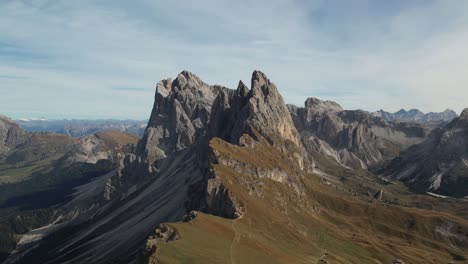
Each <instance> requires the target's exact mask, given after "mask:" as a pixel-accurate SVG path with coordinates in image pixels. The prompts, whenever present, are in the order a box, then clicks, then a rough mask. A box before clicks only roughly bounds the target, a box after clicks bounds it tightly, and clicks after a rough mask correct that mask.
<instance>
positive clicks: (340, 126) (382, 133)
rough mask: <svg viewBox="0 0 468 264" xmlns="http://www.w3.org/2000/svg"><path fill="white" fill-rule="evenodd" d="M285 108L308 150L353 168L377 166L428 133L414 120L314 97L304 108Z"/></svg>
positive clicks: (307, 101)
mask: <svg viewBox="0 0 468 264" xmlns="http://www.w3.org/2000/svg"><path fill="white" fill-rule="evenodd" d="M288 107H289V110H290V111H291V115H292V116H293V120H294V123H295V126H296V127H297V129H298V130H299V132H300V134H301V136H302V142H303V143H304V145H305V146H306V148H307V149H308V150H309V151H311V152H318V153H321V154H324V155H326V156H330V157H332V158H333V159H334V160H336V161H337V162H338V163H340V164H342V165H344V166H348V167H353V168H364V169H365V168H368V167H369V168H373V167H378V166H380V165H381V164H382V163H384V162H385V161H388V160H391V159H393V158H395V157H396V156H397V155H398V154H399V153H400V152H401V151H402V150H405V149H406V148H408V147H409V146H411V145H413V144H416V143H420V142H422V141H423V140H424V139H425V138H426V137H427V135H428V134H429V129H427V128H426V127H424V126H422V125H419V124H416V123H395V122H387V121H385V120H384V119H383V118H380V117H375V116H374V115H372V114H371V113H368V112H365V111H362V110H343V109H342V108H341V106H340V105H338V104H337V103H335V102H331V101H321V100H319V99H317V98H308V99H307V100H306V102H305V105H304V107H296V106H293V105H289V106H288Z"/></svg>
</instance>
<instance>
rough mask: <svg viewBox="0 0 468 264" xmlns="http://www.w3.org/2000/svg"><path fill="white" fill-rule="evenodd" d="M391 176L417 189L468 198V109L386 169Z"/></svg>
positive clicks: (385, 172)
mask: <svg viewBox="0 0 468 264" xmlns="http://www.w3.org/2000/svg"><path fill="white" fill-rule="evenodd" d="M383 171H384V172H383V173H384V174H385V175H386V176H388V177H391V178H394V179H398V180H402V181H405V182H408V183H410V185H411V186H413V187H414V188H415V189H417V190H421V191H430V192H435V193H438V194H443V195H449V196H455V197H465V196H468V188H467V186H468V177H467V175H468V109H465V110H463V112H462V113H461V115H460V116H459V117H458V118H455V119H454V120H452V121H451V122H450V123H449V124H448V125H447V126H446V127H444V128H439V129H436V130H434V131H433V132H432V133H431V135H430V136H429V138H428V139H427V140H426V141H424V142H422V143H420V144H417V145H414V146H412V147H411V148H409V149H408V150H407V151H405V152H404V153H402V154H401V156H399V157H398V158H396V159H394V160H393V161H392V162H391V163H390V164H389V165H388V166H387V167H385V168H384V170H383Z"/></svg>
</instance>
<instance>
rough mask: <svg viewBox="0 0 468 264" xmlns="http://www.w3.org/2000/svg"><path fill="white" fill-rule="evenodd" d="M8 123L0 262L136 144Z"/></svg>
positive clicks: (2, 162) (0, 163)
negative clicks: (77, 189) (24, 236)
mask: <svg viewBox="0 0 468 264" xmlns="http://www.w3.org/2000/svg"><path fill="white" fill-rule="evenodd" d="M7 121H8V122H6V123H7V124H8V127H9V132H8V133H6V135H7V138H8V140H5V141H4V142H7V143H8V144H5V145H7V146H8V151H6V152H4V154H3V157H1V158H0V233H1V235H0V261H1V260H3V259H4V258H5V257H6V256H7V255H8V253H9V252H10V251H11V250H13V249H14V247H15V244H16V241H17V240H18V238H19V237H21V236H22V234H24V233H27V232H28V231H29V230H31V229H33V228H37V227H40V226H42V225H44V224H47V223H49V221H50V220H51V218H52V217H53V211H54V207H55V206H56V205H59V204H61V203H64V202H66V201H67V200H69V195H70V194H71V193H73V188H75V187H76V186H79V185H81V184H83V183H86V182H87V181H89V180H91V179H93V178H94V177H96V176H98V175H102V174H104V173H106V172H109V171H110V170H112V169H113V168H115V167H116V163H117V158H118V155H119V154H118V153H125V152H128V151H130V150H131V146H130V145H131V144H135V143H136V141H137V138H136V137H135V136H130V135H127V134H123V133H120V132H115V131H107V132H101V133H97V134H96V135H94V136H86V137H83V138H71V137H69V136H65V135H59V134H54V133H42V132H41V133H40V132H34V133H31V132H25V131H23V130H22V129H21V128H20V127H19V126H18V125H17V124H15V123H13V122H12V121H10V120H7ZM0 124H2V122H0ZM3 125H4V123H3ZM4 127H6V126H5V125H4ZM18 135H20V136H18ZM12 139H15V140H12ZM38 198H39V199H38Z"/></svg>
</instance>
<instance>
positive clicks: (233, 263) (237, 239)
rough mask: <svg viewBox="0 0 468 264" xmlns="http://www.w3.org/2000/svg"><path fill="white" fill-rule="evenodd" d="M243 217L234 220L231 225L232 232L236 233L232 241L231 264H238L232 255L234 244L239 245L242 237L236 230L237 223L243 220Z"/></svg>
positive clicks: (230, 249) (230, 250) (230, 248)
mask: <svg viewBox="0 0 468 264" xmlns="http://www.w3.org/2000/svg"><path fill="white" fill-rule="evenodd" d="M241 218H242V215H241V216H240V217H239V218H236V219H234V221H232V223H231V227H232V230H233V231H234V238H233V239H232V242H231V246H230V247H229V256H230V258H231V264H235V263H236V262H235V261H234V256H233V254H232V249H233V248H234V243H239V241H240V237H241V235H240V234H239V232H237V229H236V225H235V224H236V222H237V220H239V219H241Z"/></svg>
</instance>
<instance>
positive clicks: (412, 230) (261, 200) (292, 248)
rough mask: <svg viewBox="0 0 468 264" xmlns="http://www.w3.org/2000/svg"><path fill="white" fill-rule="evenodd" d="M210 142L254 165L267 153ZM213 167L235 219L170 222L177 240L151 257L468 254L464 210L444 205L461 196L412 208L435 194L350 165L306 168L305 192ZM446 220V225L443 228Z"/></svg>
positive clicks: (424, 258)
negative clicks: (235, 206)
mask: <svg viewBox="0 0 468 264" xmlns="http://www.w3.org/2000/svg"><path fill="white" fill-rule="evenodd" d="M212 147H214V148H215V149H216V150H218V151H219V152H221V153H224V154H229V152H232V153H231V154H232V156H236V155H237V156H238V157H237V158H238V159H240V160H242V161H244V162H245V161H248V160H251V161H252V163H256V165H258V160H259V159H262V157H265V155H266V156H270V157H271V153H274V150H269V153H268V154H266V153H265V149H264V147H262V148H257V149H249V151H250V154H249V155H251V157H252V159H249V158H246V157H245V156H243V157H240V156H239V153H242V154H245V153H244V151H245V149H244V150H242V149H240V148H239V147H236V146H228V147H226V144H224V143H222V142H219V141H214V142H212ZM262 162H263V163H265V162H267V161H265V160H263V161H262ZM271 162H278V161H274V160H271ZM267 163H268V162H267ZM277 164H281V163H280V162H279V163H277ZM264 165H265V164H264ZM270 165H271V164H270ZM270 165H265V166H270ZM282 165H283V164H281V165H280V166H282ZM215 170H216V173H217V175H218V176H219V177H220V179H221V180H222V182H223V183H224V184H225V185H226V186H227V187H228V189H229V190H230V191H231V192H232V194H233V196H234V197H236V198H237V199H239V200H240V201H241V202H242V204H244V205H245V206H246V209H247V212H246V213H245V214H244V216H243V217H242V218H240V219H238V220H230V219H224V218H219V217H215V216H211V215H205V214H200V215H199V217H198V218H196V219H195V220H194V221H193V223H174V224H172V225H173V226H175V227H176V228H177V229H178V230H179V233H180V235H181V240H177V241H174V242H169V243H161V244H159V247H158V250H157V252H156V254H154V255H153V256H152V258H151V260H152V261H153V262H155V263H158V262H157V261H159V262H160V263H318V261H319V259H320V258H322V257H324V259H326V260H327V261H329V262H331V263H391V262H392V260H393V259H395V258H401V259H403V260H405V261H406V262H409V263H448V262H449V261H451V260H453V259H455V260H456V259H462V258H468V255H467V253H464V252H465V251H466V249H467V248H468V244H467V243H468V221H467V220H466V218H464V217H463V214H464V213H461V214H462V215H461V216H462V217H460V214H459V215H456V214H454V213H450V210H452V209H453V210H454V209H457V208H466V207H467V204H466V203H464V204H457V203H452V202H451V201H442V202H441V203H442V204H448V205H450V206H451V207H450V206H447V208H445V211H446V212H438V211H434V210H426V209H420V208H415V207H419V206H418V205H422V207H423V208H424V207H426V206H428V205H431V204H437V203H435V201H434V200H432V199H434V198H428V197H422V196H414V195H412V194H410V193H404V190H402V187H401V186H399V185H389V186H385V185H381V184H379V182H378V179H377V178H376V177H374V178H372V175H364V174H361V175H351V172H349V171H348V172H343V171H335V174H337V175H341V176H339V177H337V178H343V175H345V174H346V177H345V180H344V183H342V182H341V181H339V180H338V181H336V182H335V181H333V184H326V183H324V182H323V181H320V180H319V177H318V176H317V175H306V176H304V177H303V178H302V179H301V181H302V184H303V186H305V190H306V192H305V194H304V195H298V194H297V193H296V192H295V191H294V190H293V189H291V188H290V187H288V186H287V185H285V184H283V183H279V182H275V181H272V180H269V179H261V180H259V179H258V178H256V177H251V176H248V175H242V174H239V173H238V172H236V171H234V170H233V169H231V168H229V167H226V166H222V165H219V164H218V165H215ZM358 173H364V172H358ZM252 182H254V183H255V185H254V189H252V186H251V185H250V184H251V183H252ZM378 188H384V189H385V197H388V199H390V200H392V201H393V203H394V204H389V203H382V202H376V201H372V200H370V199H369V198H368V197H367V196H366V194H365V190H369V189H370V190H372V191H374V190H376V189H378ZM396 197H399V200H397V201H395V200H394V199H395V198H396ZM430 209H434V208H430ZM442 211H443V210H442ZM447 211H448V212H447ZM465 212H466V211H465ZM447 226H451V227H450V228H449V229H450V231H449V232H446V233H444V231H443V230H444V227H447ZM436 230H439V231H436ZM455 236H458V237H459V238H460V237H463V239H464V241H460V239H455V238H454V237H455ZM463 239H462V240H463ZM459 263H463V262H459Z"/></svg>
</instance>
